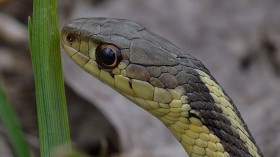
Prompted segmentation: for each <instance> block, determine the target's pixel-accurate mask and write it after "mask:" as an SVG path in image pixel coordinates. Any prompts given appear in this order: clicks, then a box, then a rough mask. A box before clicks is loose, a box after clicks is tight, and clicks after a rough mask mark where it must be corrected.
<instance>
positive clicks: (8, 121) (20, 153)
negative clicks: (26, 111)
mask: <svg viewBox="0 0 280 157" xmlns="http://www.w3.org/2000/svg"><path fill="white" fill-rule="evenodd" d="M0 118H1V120H2V122H3V124H4V126H5V130H6V132H7V135H8V137H9V140H10V141H11V145H12V147H13V150H14V152H15V154H16V156H17V157H30V152H29V150H28V145H27V143H26V141H25V138H24V136H23V132H22V130H21V128H20V126H19V123H18V121H17V119H16V116H15V114H14V111H13V109H12V107H11V105H10V104H9V103H8V100H7V98H6V96H5V94H4V91H3V89H2V87H1V83H0Z"/></svg>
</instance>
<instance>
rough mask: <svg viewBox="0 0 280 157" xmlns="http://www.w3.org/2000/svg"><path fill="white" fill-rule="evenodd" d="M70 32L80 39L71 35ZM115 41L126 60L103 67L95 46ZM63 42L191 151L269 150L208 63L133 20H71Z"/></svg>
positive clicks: (219, 155)
mask: <svg viewBox="0 0 280 157" xmlns="http://www.w3.org/2000/svg"><path fill="white" fill-rule="evenodd" d="M69 33H72V34H75V35H76V37H77V39H76V41H75V42H73V43H69V42H68V41H67V35H68V34H69ZM100 43H111V44H114V45H116V46H118V47H119V48H120V49H121V51H122V58H123V60H122V61H121V62H120V64H119V65H118V67H116V68H115V69H113V70H106V69H103V68H102V67H100V66H99V65H98V64H97V62H96V58H95V49H96V47H97V46H98V45H99V44H100ZM62 45H63V47H64V49H65V51H66V52H67V53H68V55H69V56H70V57H71V58H72V59H73V61H74V62H76V63H77V64H78V65H79V66H81V67H82V68H83V69H85V70H86V71H87V72H89V73H90V74H92V75H93V76H95V77H96V78H98V79H100V80H101V81H103V82H104V83H106V84H107V85H109V86H111V87H112V88H113V89H115V90H117V91H118V92H119V93H121V94H122V95H124V96H125V97H127V98H128V99H130V100H131V101H132V102H134V103H135V104H137V105H138V106H140V107H142V108H143V109H145V110H147V111H148V112H150V113H151V114H153V115H154V116H156V117H157V118H158V119H159V120H161V121H162V122H163V123H164V124H165V125H166V126H167V127H168V128H169V129H170V130H171V132H172V133H173V134H174V136H175V137H176V138H177V139H178V140H179V141H180V143H181V144H182V146H183V147H184V148H185V150H186V152H187V153H188V154H189V156H191V157H196V156H201V157H202V156H203V157H227V156H231V157H235V156H236V157H260V156H263V155H262V154H261V152H260V150H259V148H258V147H257V145H256V143H255V141H254V139H253V138H252V136H251V134H250V132H249V130H248V128H247V126H246V124H245V123H244V121H243V119H242V118H241V115H240V113H239V112H238V110H237V108H236V107H235V105H234V104H233V102H232V100H231V99H230V98H229V97H228V96H227V94H226V93H225V92H224V91H223V90H222V88H221V87H220V86H219V84H218V83H217V82H216V80H215V79H214V78H213V77H212V75H211V74H210V72H209V71H208V70H207V68H206V67H205V66H204V65H203V64H202V63H201V62H200V61H199V60H197V59H195V58H194V57H192V56H190V55H188V54H186V53H184V52H183V51H182V50H180V49H179V48H177V47H176V46H174V45H173V44H172V43H170V42H169V41H168V40H166V39H164V38H162V37H160V36H158V35H155V34H153V33H151V32H149V31H148V30H146V29H145V28H144V27H143V26H141V25H140V24H138V23H135V22H133V21H129V20H119V19H108V18H94V19H86V18H84V19H77V20H74V21H71V22H69V23H68V24H66V26H65V27H64V28H63V30H62Z"/></svg>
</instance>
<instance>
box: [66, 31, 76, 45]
mask: <svg viewBox="0 0 280 157" xmlns="http://www.w3.org/2000/svg"><path fill="white" fill-rule="evenodd" d="M66 38H67V41H68V42H69V43H73V42H74V41H75V40H76V35H75V34H72V33H70V34H68V35H67V37H66Z"/></svg>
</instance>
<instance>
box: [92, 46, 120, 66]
mask: <svg viewBox="0 0 280 157" xmlns="http://www.w3.org/2000/svg"><path fill="white" fill-rule="evenodd" d="M95 57H96V62H97V63H98V64H99V65H100V66H101V67H102V68H104V69H107V70H111V69H114V68H115V67H117V66H118V65H119V63H120V61H121V60H122V55H121V50H120V49H119V48H118V47H116V46H115V45H113V44H99V45H98V47H97V48H96V50H95Z"/></svg>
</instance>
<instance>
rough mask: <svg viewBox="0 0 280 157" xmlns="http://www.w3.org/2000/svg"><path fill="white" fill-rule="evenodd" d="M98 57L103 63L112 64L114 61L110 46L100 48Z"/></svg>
mask: <svg viewBox="0 0 280 157" xmlns="http://www.w3.org/2000/svg"><path fill="white" fill-rule="evenodd" d="M100 59H101V61H102V62H103V64H105V65H112V64H113V63H114V62H115V53H114V51H113V50H112V49H111V48H104V49H102V50H101V53H100Z"/></svg>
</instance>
